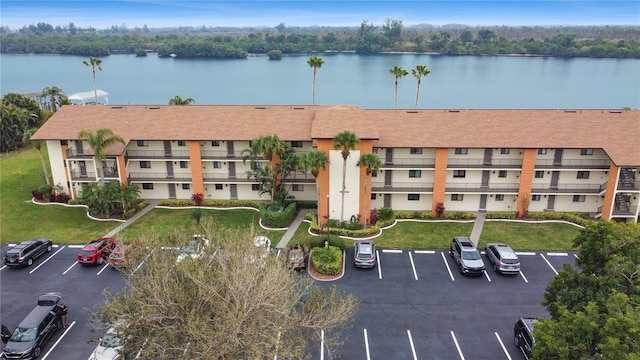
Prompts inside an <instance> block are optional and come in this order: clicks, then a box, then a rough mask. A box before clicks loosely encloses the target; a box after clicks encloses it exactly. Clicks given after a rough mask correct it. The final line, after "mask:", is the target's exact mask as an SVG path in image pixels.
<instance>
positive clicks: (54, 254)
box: [29, 246, 64, 274]
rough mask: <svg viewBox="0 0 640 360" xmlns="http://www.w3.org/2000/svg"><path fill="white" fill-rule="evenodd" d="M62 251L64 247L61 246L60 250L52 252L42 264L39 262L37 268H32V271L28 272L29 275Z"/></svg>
mask: <svg viewBox="0 0 640 360" xmlns="http://www.w3.org/2000/svg"><path fill="white" fill-rule="evenodd" d="M62 249H64V246H62V247H61V248H60V249H58V251H56V252H54V253H53V254H52V255H51V256H49V257H48V258H46V259H44V261H43V262H41V263H40V264H38V266H36V267H34V268H33V270H31V271H29V274H32V273H33V272H34V271H36V270H38V268H39V267H40V266H42V265H44V264H45V263H46V262H47V261H49V259H51V258H52V257H54V256H56V254H57V253H59V252H60V251H62Z"/></svg>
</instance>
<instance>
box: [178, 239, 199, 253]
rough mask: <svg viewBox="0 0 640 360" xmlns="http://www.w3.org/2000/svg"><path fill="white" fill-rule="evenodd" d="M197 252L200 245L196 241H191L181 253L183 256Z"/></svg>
mask: <svg viewBox="0 0 640 360" xmlns="http://www.w3.org/2000/svg"><path fill="white" fill-rule="evenodd" d="M197 251H198V243H197V242H195V241H189V242H188V243H186V244H184V245H182V247H181V248H180V252H181V253H183V254H195V253H196V252H197Z"/></svg>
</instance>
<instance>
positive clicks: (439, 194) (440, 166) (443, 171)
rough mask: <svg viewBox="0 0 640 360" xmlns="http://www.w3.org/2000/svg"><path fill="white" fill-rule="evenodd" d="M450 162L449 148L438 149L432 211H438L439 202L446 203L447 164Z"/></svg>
mask: <svg viewBox="0 0 640 360" xmlns="http://www.w3.org/2000/svg"><path fill="white" fill-rule="evenodd" d="M448 162H449V149H448V148H437V149H436V163H435V169H434V173H433V200H432V201H431V211H433V212H434V213H435V212H436V205H437V204H438V203H442V204H444V195H445V194H444V193H445V189H446V188H447V165H448Z"/></svg>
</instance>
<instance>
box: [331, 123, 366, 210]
mask: <svg viewBox="0 0 640 360" xmlns="http://www.w3.org/2000/svg"><path fill="white" fill-rule="evenodd" d="M359 143H360V139H358V137H357V136H356V134H354V133H353V132H351V131H343V132H341V133H339V134H337V135H336V136H335V137H334V138H333V148H334V149H336V150H340V153H341V154H342V160H343V164H342V191H341V192H340V193H341V194H342V205H341V208H340V221H344V194H345V193H346V191H347V183H346V180H347V159H348V158H349V155H350V154H351V151H350V150H353V149H355V148H356V146H358V144H359ZM327 220H329V219H327Z"/></svg>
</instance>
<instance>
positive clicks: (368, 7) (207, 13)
mask: <svg viewBox="0 0 640 360" xmlns="http://www.w3.org/2000/svg"><path fill="white" fill-rule="evenodd" d="M1 7H2V12H1V13H0V22H1V24H2V26H6V27H9V28H10V29H11V30H17V29H20V28H22V27H24V26H29V25H35V24H37V23H47V24H50V25H52V26H58V25H60V26H67V25H68V24H69V23H74V25H75V26H76V27H79V28H88V27H93V28H95V29H97V30H104V29H109V28H111V27H112V26H114V25H117V26H123V25H124V26H126V27H127V28H129V29H133V28H142V27H144V26H145V25H146V26H147V27H149V28H174V27H202V26H206V27H214V28H215V27H234V28H243V27H245V28H246V27H275V26H277V25H278V24H280V23H284V24H285V25H286V26H287V27H357V26H360V24H361V22H362V21H363V20H368V22H369V23H370V24H373V25H375V26H382V25H383V24H384V21H385V19H394V20H402V22H403V26H406V27H410V26H414V25H432V26H435V27H438V26H444V25H465V26H471V27H475V26H512V27H517V26H547V27H548V26H606V25H609V26H640V2H639V1H635V0H622V1H594V0H588V1H567V0H546V1H528V0H511V1H508V0H497V1H483V0H468V1H430V0H405V1H394V2H391V1H338V0H334V1H315V0H298V1H272V0H247V1H245V0H241V1H230V0H224V1H217V0H207V1H177V0H106V1H99V0H97V1H95V0H84V1H82V0H80V1H75V0H67V1H56V0H39V1H24V0H2V3H1ZM254 14H256V15H254ZM115 19H117V20H115Z"/></svg>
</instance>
